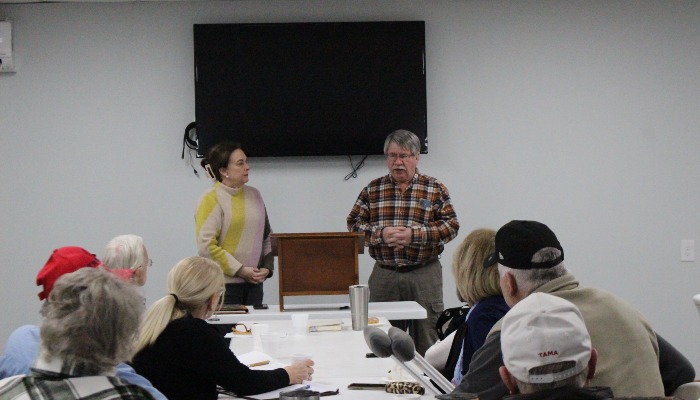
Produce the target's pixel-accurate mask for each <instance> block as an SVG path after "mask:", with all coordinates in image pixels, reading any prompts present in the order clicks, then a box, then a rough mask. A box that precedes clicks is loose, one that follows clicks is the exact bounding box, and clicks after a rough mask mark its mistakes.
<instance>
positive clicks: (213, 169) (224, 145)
mask: <svg viewBox="0 0 700 400" xmlns="http://www.w3.org/2000/svg"><path fill="white" fill-rule="evenodd" d="M239 149H240V150H242V151H243V152H244V153H246V150H245V148H244V147H243V145H242V144H240V143H238V142H221V143H217V144H216V145H214V146H213V147H212V148H210V149H209V153H207V158H205V159H203V160H202V162H201V165H202V168H204V170H206V171H207V172H209V175H211V177H212V178H214V179H216V180H217V181H219V182H221V173H220V172H219V169H220V168H226V167H227V166H228V160H229V158H230V157H231V153H233V152H234V151H236V150H239Z"/></svg>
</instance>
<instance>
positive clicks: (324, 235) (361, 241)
mask: <svg viewBox="0 0 700 400" xmlns="http://www.w3.org/2000/svg"><path fill="white" fill-rule="evenodd" d="M350 237H355V240H356V241H357V247H358V251H357V252H358V254H364V252H365V234H364V232H307V233H272V234H270V239H271V242H272V255H273V256H277V241H278V239H333V238H350Z"/></svg>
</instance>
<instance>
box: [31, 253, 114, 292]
mask: <svg viewBox="0 0 700 400" xmlns="http://www.w3.org/2000/svg"><path fill="white" fill-rule="evenodd" d="M101 265H102V262H101V261H100V260H98V259H97V257H95V255H94V254H92V253H90V252H89V251H87V250H85V249H84V248H82V247H77V246H66V247H61V248H58V249H56V250H54V251H53V253H51V257H49V260H48V261H46V264H44V267H43V268H42V269H41V271H39V274H38V275H37V276H36V284H37V285H38V286H43V287H44V288H43V290H42V291H41V292H40V293H39V299H41V300H44V299H46V298H48V297H49V294H50V293H51V290H53V285H54V283H56V281H57V280H58V278H60V277H61V276H63V275H65V274H69V273H71V272H75V271H77V270H79V269H80V268H83V267H89V268H97V267H99V266H101Z"/></svg>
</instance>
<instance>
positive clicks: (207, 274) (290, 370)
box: [132, 257, 314, 400]
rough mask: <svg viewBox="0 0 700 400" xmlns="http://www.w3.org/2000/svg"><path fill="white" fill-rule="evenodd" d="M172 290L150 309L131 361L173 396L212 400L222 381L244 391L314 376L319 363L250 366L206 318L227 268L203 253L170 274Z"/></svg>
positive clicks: (220, 291)
mask: <svg viewBox="0 0 700 400" xmlns="http://www.w3.org/2000/svg"><path fill="white" fill-rule="evenodd" d="M168 292H169V294H168V295H167V296H165V297H163V298H161V299H160V300H158V301H156V302H155V303H154V304H153V305H152V306H151V308H150V309H149V310H148V312H147V313H146V318H145V320H144V321H143V325H142V327H141V336H140V338H139V341H138V343H137V346H136V347H137V351H138V353H137V354H136V356H134V358H133V362H132V365H133V367H134V369H136V371H137V372H138V373H139V374H141V375H143V376H145V377H147V378H148V379H149V380H151V382H153V385H154V386H155V387H156V388H158V389H159V390H160V391H161V392H163V394H165V395H166V396H167V397H168V399H170V400H198V399H206V400H213V399H216V398H217V396H218V395H217V390H216V387H217V385H219V386H221V387H223V388H224V389H226V390H229V391H232V392H234V393H236V394H237V395H239V396H246V395H253V394H259V393H264V392H268V391H271V390H276V389H280V388H283V387H285V386H288V385H291V384H296V383H301V382H302V381H303V380H310V379H311V374H312V373H313V368H312V367H311V366H312V365H313V364H314V363H313V361H311V360H305V361H300V362H297V363H294V364H292V365H290V366H287V367H284V368H278V369H275V370H272V371H261V370H251V369H250V368H248V367H247V366H246V365H244V364H242V363H241V362H240V361H239V360H238V358H236V356H235V355H234V354H233V353H232V352H231V350H230V349H229V347H228V346H227V345H226V342H225V341H224V338H223V337H221V335H220V334H219V333H218V332H217V330H216V328H215V327H214V326H212V325H210V324H208V323H207V322H206V319H208V318H209V317H211V316H212V314H213V312H214V310H215V309H217V308H218V306H219V305H220V303H221V301H222V299H221V296H223V294H224V273H223V272H222V271H221V268H220V267H219V265H218V264H217V263H216V262H215V261H212V260H211V259H208V258H204V257H189V258H185V259H184V260H182V261H180V262H179V263H177V264H176V265H175V266H174V267H173V269H171V270H170V272H169V273H168Z"/></svg>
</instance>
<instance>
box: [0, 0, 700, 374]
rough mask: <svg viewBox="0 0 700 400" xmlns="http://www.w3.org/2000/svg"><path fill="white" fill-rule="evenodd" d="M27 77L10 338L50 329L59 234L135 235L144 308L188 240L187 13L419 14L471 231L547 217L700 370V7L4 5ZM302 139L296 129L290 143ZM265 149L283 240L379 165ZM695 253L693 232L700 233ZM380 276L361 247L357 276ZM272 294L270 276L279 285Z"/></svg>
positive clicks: (5, 324) (21, 81)
mask: <svg viewBox="0 0 700 400" xmlns="http://www.w3.org/2000/svg"><path fill="white" fill-rule="evenodd" d="M1 14H4V16H5V17H9V18H11V19H12V20H13V21H14V28H15V32H14V33H15V35H14V40H15V42H14V44H15V46H14V49H15V64H16V69H17V72H16V73H15V74H4V75H1V76H0V160H2V163H3V173H2V174H0V187H2V200H0V201H1V203H0V204H2V207H0V218H1V219H0V221H1V226H2V229H1V233H0V254H1V255H2V263H1V264H0V269H1V271H2V290H0V296H1V297H0V304H1V306H0V307H2V312H1V315H2V318H0V343H4V342H5V340H6V339H7V336H8V335H9V334H10V332H11V331H12V330H13V329H14V328H15V327H17V326H19V325H21V324H25V323H38V322H39V316H38V310H39V305H40V304H39V300H38V298H37V297H36V293H37V292H38V289H37V287H36V286H35V284H34V279H35V276H36V273H37V271H38V270H39V269H40V267H41V266H42V265H43V263H44V262H45V261H46V259H47V258H48V256H49V254H50V253H51V251H52V250H53V249H54V248H56V247H59V246H65V245H80V246H84V247H86V248H88V249H90V250H92V251H93V252H95V253H98V254H99V253H101V249H102V247H103V246H104V244H105V243H106V242H107V241H108V240H109V239H110V238H111V237H113V236H115V235H118V234H123V233H136V234H139V235H142V236H143V237H144V239H145V241H146V244H147V246H148V248H149V251H150V253H151V256H152V258H153V260H154V266H153V268H152V269H151V273H150V277H149V281H148V284H147V286H146V288H145V291H146V296H147V298H148V301H149V303H150V302H152V301H154V300H156V299H157V298H159V297H160V296H162V295H164V294H165V277H166V274H167V271H168V270H169V268H170V267H171V266H172V265H174V264H175V263H176V262H177V261H178V260H180V259H181V258H183V257H185V256H189V255H192V254H194V253H195V252H196V249H195V246H194V238H193V236H194V234H193V230H194V227H193V211H194V206H195V202H196V200H197V198H198V197H199V195H200V193H201V192H203V191H204V190H205V189H206V188H207V187H209V185H210V183H209V182H208V181H207V179H204V178H197V177H196V176H194V174H193V173H192V168H191V167H190V166H188V163H187V160H185V161H183V160H181V159H180V151H181V146H182V132H183V130H184V127H185V126H186V124H187V123H188V122H190V121H192V120H193V119H194V87H193V78H192V76H193V71H192V65H193V61H192V53H193V51H192V24H193V23H211V22H288V21H354V20H409V19H417V20H425V21H426V40H427V84H428V131H429V139H430V154H427V155H424V156H422V157H421V160H420V164H419V168H420V169H421V170H422V171H423V172H425V173H427V174H429V175H434V176H437V177H439V178H440V179H441V180H442V181H443V182H445V184H446V185H447V187H448V188H449V189H450V191H451V195H452V199H453V201H454V204H455V208H456V210H457V213H458V215H459V217H460V221H461V224H462V230H461V232H460V235H459V237H458V238H457V239H456V240H455V241H453V242H452V243H450V244H449V245H448V246H447V248H446V250H445V253H444V257H443V264H444V265H445V273H444V280H445V301H446V303H447V305H448V306H455V305H457V304H458V302H457V298H456V296H455V294H454V284H453V283H451V273H450V272H449V265H450V263H451V259H452V253H453V251H454V248H455V247H456V244H457V243H458V242H460V241H461V240H463V239H464V237H465V236H466V235H467V233H468V232H469V231H470V230H472V229H474V228H477V227H493V228H498V227H500V226H501V225H502V224H504V223H505V222H507V221H509V220H511V219H536V220H540V221H543V222H545V223H547V224H548V225H549V226H550V227H551V228H552V229H553V230H554V231H555V232H556V233H557V234H558V236H559V238H560V240H561V242H562V244H563V246H564V248H565V250H566V261H567V263H568V265H569V266H570V268H571V269H572V271H573V272H574V273H575V274H576V275H577V276H578V278H580V280H581V281H582V282H583V284H585V285H590V286H596V287H600V288H604V289H607V290H609V291H612V292H614V293H616V294H617V295H619V296H620V297H622V298H624V299H625V300H626V301H628V302H630V303H631V304H633V305H634V306H635V307H637V308H638V309H639V310H641V311H642V312H643V313H644V314H645V315H646V316H647V317H648V318H649V320H650V321H651V323H652V324H653V326H654V327H655V328H656V329H657V331H658V332H660V333H661V334H662V335H664V336H665V337H666V338H667V339H669V340H670V341H671V342H672V343H674V344H675V345H676V346H677V347H678V348H679V349H680V350H681V351H683V352H684V353H685V354H687V356H688V357H689V358H690V359H691V361H692V362H693V363H694V365H695V366H696V368H700V352H699V351H698V347H697V340H696V338H697V337H698V334H700V318H699V316H698V313H697V311H696V310H695V308H694V307H693V305H692V302H691V297H692V295H694V294H696V293H700V284H699V283H700V272H699V271H698V262H686V263H681V262H680V243H681V240H682V239H693V240H696V241H698V240H700V237H698V233H699V227H700V213H698V206H699V205H700V191H699V190H698V187H697V186H696V185H697V180H696V179H697V173H698V171H699V167H700V165H699V164H700V159H699V158H698V155H697V154H698V149H700V113H699V112H698V110H700V68H698V65H700V28H698V27H700V3H698V2H679V1H674V2H649V1H635V2H632V1H625V2H619V1H617V2H609V1H586V2H583V1H576V2H564V1H560V2H557V1H547V2H536V1H529V2H528V1H518V2H510V1H362V2H361V1H352V2H350V1H344V0H343V1H332V0H327V1H229V2H172V3H171V2H168V3H149V2H137V3H93V4H75V3H72V4H71V3H60V4H21V5H9V4H4V5H0V15H1ZM293 144H294V143H293V140H290V146H292V145H293ZM349 171H350V167H349V163H348V161H347V159H345V158H342V157H331V158H294V159H254V160H252V172H251V182H250V184H251V185H253V186H256V187H257V188H259V189H260V191H261V192H262V194H263V196H264V198H265V200H266V203H267V207H268V211H269V214H270V218H271V220H272V223H273V228H274V230H275V231H277V232H322V231H344V230H345V216H346V215H347V213H348V211H349V210H350V208H351V206H352V204H353V202H354V200H355V198H356V196H357V194H358V193H359V191H360V189H361V187H362V186H363V185H365V184H366V183H367V182H368V181H369V180H370V179H372V178H375V177H377V176H380V175H381V174H384V173H385V172H386V167H385V163H384V161H383V159H382V158H380V157H371V158H370V159H369V160H368V162H367V165H366V166H365V167H364V168H363V169H362V170H360V171H359V176H358V178H357V179H351V180H350V181H348V182H345V181H344V180H343V177H344V176H345V175H346V174H347V173H348V172H349ZM698 245H700V242H699V243H698ZM370 267H371V259H370V258H369V256H368V255H367V254H365V255H363V256H361V273H360V280H361V281H362V282H366V280H367V278H368V276H369V271H370ZM266 293H267V294H266V302H268V303H271V304H276V303H277V302H278V301H277V295H276V294H277V280H276V279H272V280H271V281H270V282H268V283H267V284H266Z"/></svg>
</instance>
